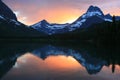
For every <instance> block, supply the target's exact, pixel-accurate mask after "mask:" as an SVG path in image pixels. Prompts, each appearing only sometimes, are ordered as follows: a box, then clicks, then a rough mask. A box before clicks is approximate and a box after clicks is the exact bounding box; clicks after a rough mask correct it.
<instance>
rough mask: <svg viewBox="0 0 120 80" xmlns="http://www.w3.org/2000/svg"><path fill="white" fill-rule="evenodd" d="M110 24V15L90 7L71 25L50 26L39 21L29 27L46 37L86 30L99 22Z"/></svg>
mask: <svg viewBox="0 0 120 80" xmlns="http://www.w3.org/2000/svg"><path fill="white" fill-rule="evenodd" d="M105 21H108V22H112V19H111V16H110V15H104V13H103V12H102V10H101V9H100V8H99V7H97V6H90V7H89V8H88V10H87V11H86V13H84V14H83V15H82V16H80V17H79V18H78V19H77V20H76V21H75V22H73V23H71V24H68V23H67V24H50V23H48V22H47V21H46V20H43V21H40V22H38V23H36V24H34V25H32V26H30V27H32V28H34V29H36V30H37V31H42V32H44V33H47V34H48V35H52V34H60V33H66V32H71V31H74V30H76V29H81V28H87V27H89V26H91V25H92V24H96V23H101V22H105Z"/></svg>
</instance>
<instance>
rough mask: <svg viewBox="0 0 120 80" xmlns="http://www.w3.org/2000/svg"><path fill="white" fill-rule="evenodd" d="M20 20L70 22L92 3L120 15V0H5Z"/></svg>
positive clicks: (30, 23)
mask: <svg viewBox="0 0 120 80" xmlns="http://www.w3.org/2000/svg"><path fill="white" fill-rule="evenodd" d="M3 1H4V2H5V3H6V4H7V5H8V6H9V7H10V8H11V9H12V10H13V11H14V12H15V13H16V15H17V17H18V20H19V21H21V22H23V23H25V24H27V25H32V24H34V23H37V22H39V21H41V20H43V19H46V20H47V21H48V22H50V23H60V24H61V23H70V22H73V21H75V20H76V19H77V18H78V17H79V16H81V15H82V14H83V13H85V12H86V10H87V9H88V7H89V6H90V5H95V6H98V7H100V8H101V9H102V11H103V12H104V13H105V14H107V13H110V14H112V15H118V16H120V0H3Z"/></svg>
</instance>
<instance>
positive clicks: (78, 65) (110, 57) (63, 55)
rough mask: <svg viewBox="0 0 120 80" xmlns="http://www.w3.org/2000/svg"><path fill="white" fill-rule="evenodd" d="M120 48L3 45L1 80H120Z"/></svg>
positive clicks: (0, 59)
mask: <svg viewBox="0 0 120 80" xmlns="http://www.w3.org/2000/svg"><path fill="white" fill-rule="evenodd" d="M119 75H120V57H119V47H114V46H112V47H110V46H104V47H103V46H96V45H93V44H70V43H69V44H64V45H63V44H48V43H47V44H41V43H5V44H4V43H2V44H1V45H0V78H1V80H120V76H119Z"/></svg>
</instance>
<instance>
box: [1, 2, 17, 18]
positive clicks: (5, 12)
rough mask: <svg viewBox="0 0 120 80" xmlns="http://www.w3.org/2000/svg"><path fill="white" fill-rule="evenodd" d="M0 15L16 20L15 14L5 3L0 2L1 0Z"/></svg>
mask: <svg viewBox="0 0 120 80" xmlns="http://www.w3.org/2000/svg"><path fill="white" fill-rule="evenodd" d="M0 15H1V16H4V17H5V18H9V19H14V20H17V17H16V15H15V14H14V13H13V11H12V10H11V9H10V8H9V7H8V6H7V5H5V4H4V3H3V2H2V0H0Z"/></svg>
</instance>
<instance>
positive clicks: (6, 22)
mask: <svg viewBox="0 0 120 80" xmlns="http://www.w3.org/2000/svg"><path fill="white" fill-rule="evenodd" d="M43 35H44V34H43V33H40V32H38V31H36V30H35V29H33V28H29V27H28V26H26V25H24V24H22V23H20V22H18V21H16V20H14V19H8V18H5V17H3V16H0V38H19V37H24V38H26V37H40V36H43Z"/></svg>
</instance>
